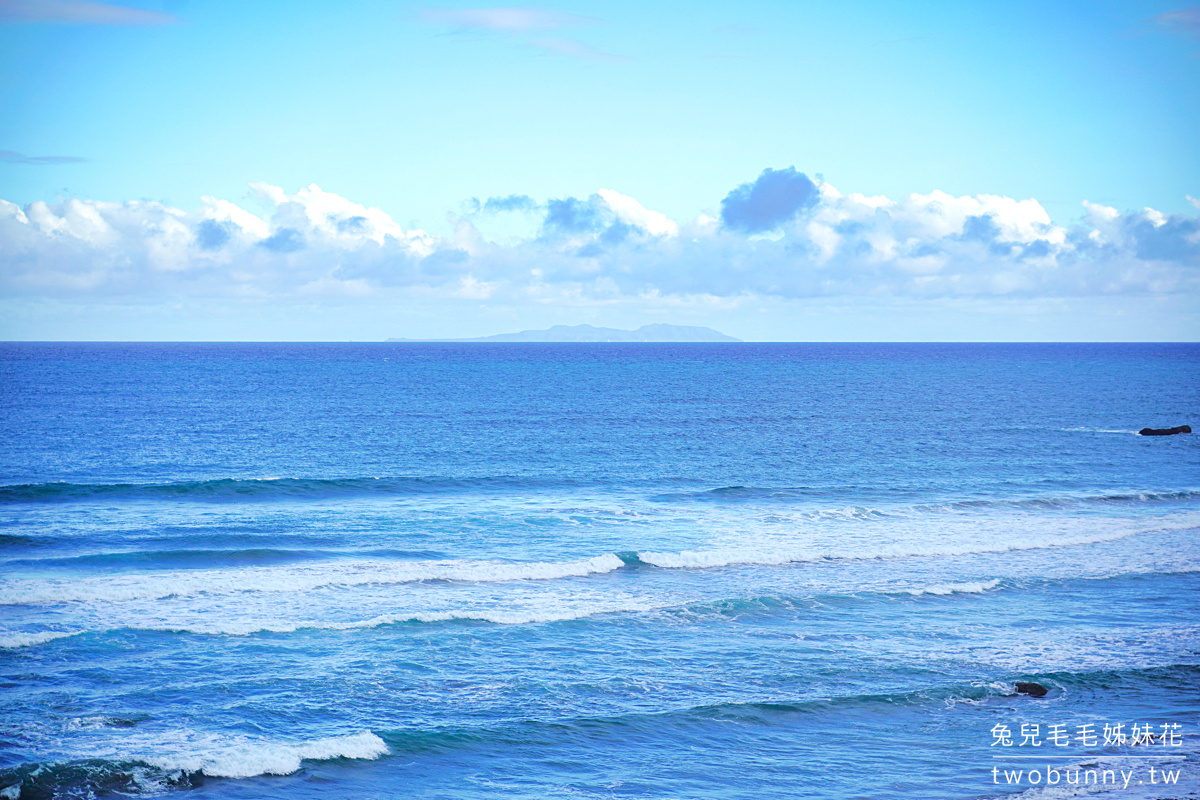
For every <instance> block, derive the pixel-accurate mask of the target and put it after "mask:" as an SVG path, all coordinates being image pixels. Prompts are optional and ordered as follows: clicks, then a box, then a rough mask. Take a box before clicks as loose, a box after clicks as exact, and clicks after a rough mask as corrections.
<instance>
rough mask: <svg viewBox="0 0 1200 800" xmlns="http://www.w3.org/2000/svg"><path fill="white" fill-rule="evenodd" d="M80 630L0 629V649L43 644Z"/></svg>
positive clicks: (73, 634)
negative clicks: (32, 630)
mask: <svg viewBox="0 0 1200 800" xmlns="http://www.w3.org/2000/svg"><path fill="white" fill-rule="evenodd" d="M79 633H80V631H39V632H37V633H22V632H18V631H0V650H11V649H14V648H17V647H31V646H33V645H35V644H45V643H46V642H52V641H54V640H55V639H65V638H66V637H68V636H78V635H79Z"/></svg>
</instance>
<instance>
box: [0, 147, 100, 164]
mask: <svg viewBox="0 0 1200 800" xmlns="http://www.w3.org/2000/svg"><path fill="white" fill-rule="evenodd" d="M84 161H87V159H86V158H79V157H78V156H26V155H22V154H21V153H17V152H14V151H12V150H0V163H4V164H41V165H50V164H80V163H82V162H84Z"/></svg>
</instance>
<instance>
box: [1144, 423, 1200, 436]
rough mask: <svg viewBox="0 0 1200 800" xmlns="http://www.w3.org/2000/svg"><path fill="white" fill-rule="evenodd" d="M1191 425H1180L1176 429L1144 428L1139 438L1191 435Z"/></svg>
mask: <svg viewBox="0 0 1200 800" xmlns="http://www.w3.org/2000/svg"><path fill="white" fill-rule="evenodd" d="M1191 432H1192V426H1191V425H1178V426H1176V427H1174V428H1142V429H1141V430H1140V431H1138V435H1139V436H1174V435H1175V434H1177V433H1191Z"/></svg>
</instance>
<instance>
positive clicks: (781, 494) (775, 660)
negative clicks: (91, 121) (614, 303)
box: [0, 344, 1200, 800]
mask: <svg viewBox="0 0 1200 800" xmlns="http://www.w3.org/2000/svg"><path fill="white" fill-rule="evenodd" d="M1198 399H1200V346H1197V345H1186V344H1184V345H1177V344H1168V345H1149V344H1147V345H999V344H997V345H986V344H977V345H941V344H938V345H870V344H860V345H832V344H728V345H707V344H692V345H666V344H664V345H657V344H633V345H599V344H584V345H536V344H527V345H516V344H510V345H482V344H481V345H455V344H4V345H0V797H3V798H17V797H20V798H49V797H91V796H104V795H106V794H108V795H118V796H120V795H156V794H164V793H165V794H170V795H174V794H176V793H182V795H181V796H186V797H194V798H307V797H312V798H316V797H321V798H327V797H352V798H399V797H406V798H407V797H415V798H455V799H456V800H457V799H460V798H494V797H514V798H544V797H571V798H777V797H796V798H823V799H832V800H842V799H845V800H849V799H850V798H927V799H930V800H937V799H940V798H991V797H1002V796H1014V795H1018V794H1021V793H1024V794H1023V795H1022V796H1024V797H1039V798H1040V797H1045V798H1058V797H1070V796H1074V795H1076V794H1090V793H1092V792H1094V791H1098V790H1102V791H1108V792H1111V793H1112V796H1114V797H1121V798H1175V797H1195V796H1197V794H1198V793H1200V761H1198V756H1200V539H1198V533H1200V435H1198V434H1193V435H1190V436H1189V435H1182V436H1171V437H1141V436H1138V435H1136V431H1137V430H1138V429H1139V428H1142V427H1143V426H1153V427H1167V426H1172V425H1180V424H1184V423H1190V424H1192V425H1193V426H1196V425H1197V423H1198V422H1200V417H1198V415H1197V401H1198ZM1016 681H1035V682H1038V683H1041V684H1043V685H1045V686H1046V687H1047V688H1048V689H1049V693H1048V694H1047V695H1046V696H1045V697H1044V698H1040V699H1039V698H1033V697H1029V696H1025V695H1017V694H1015V689H1014V684H1015V682H1016ZM1118 726H1120V727H1118ZM1147 733H1148V734H1149V735H1147ZM1035 775H1036V780H1035ZM1172 776H1173V777H1172ZM1072 778H1074V782H1072Z"/></svg>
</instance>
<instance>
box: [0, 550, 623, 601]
mask: <svg viewBox="0 0 1200 800" xmlns="http://www.w3.org/2000/svg"><path fill="white" fill-rule="evenodd" d="M624 563H625V562H623V561H622V560H621V559H620V558H618V557H617V556H616V555H615V554H613V553H605V554H603V555H598V556H593V557H591V558H584V559H577V560H574V561H558V562H554V561H527V562H510V561H345V562H343V561H335V562H326V563H322V564H292V565H287V566H273V567H244V568H239V569H215V570H196V571H175V572H166V573H151V574H145V573H139V574H122V575H105V576H95V577H87V578H73V579H65V578H62V579H53V580H28V579H26V580H20V579H18V580H9V581H5V582H3V583H0V605H44V604H49V603H70V602H96V601H100V602H110V603H114V602H123V601H129V600H158V599H162V598H166V597H184V596H191V595H197V594H202V593H203V594H210V595H212V594H231V593H235V592H304V591H309V590H312V589H316V588H319V587H323V586H361V585H365V584H398V583H413V582H418V581H470V582H482V583H493V582H504V581H520V580H555V579H559V578H568V577H579V576H583V575H590V574H593V573H603V572H611V571H613V570H615V569H619V568H620V567H622V566H624Z"/></svg>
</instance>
